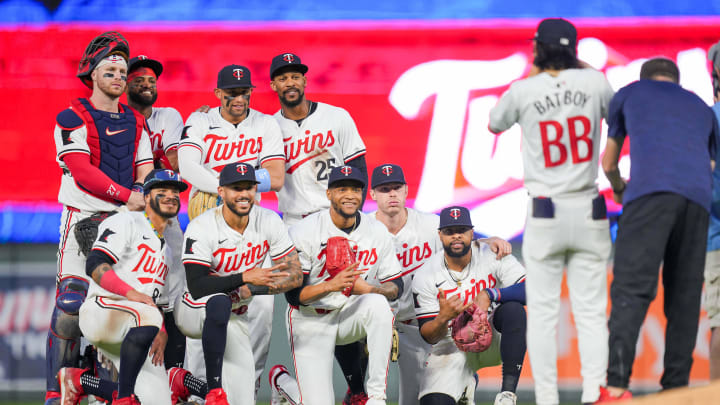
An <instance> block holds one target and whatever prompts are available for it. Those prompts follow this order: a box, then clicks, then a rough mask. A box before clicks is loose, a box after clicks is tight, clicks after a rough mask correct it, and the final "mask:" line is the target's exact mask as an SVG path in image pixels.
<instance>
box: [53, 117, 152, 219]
mask: <svg viewBox="0 0 720 405" xmlns="http://www.w3.org/2000/svg"><path fill="white" fill-rule="evenodd" d="M107 114H110V113H107ZM87 136H88V135H87V129H86V128H85V123H84V122H83V124H82V125H80V126H78V127H76V128H73V129H66V128H63V127H61V126H60V125H57V124H56V125H55V132H54V138H55V151H56V157H55V160H56V161H57V163H58V165H59V166H60V168H61V169H62V170H63V175H62V180H61V182H60V191H59V193H58V202H60V203H61V204H64V205H68V206H71V207H75V208H78V209H80V210H84V211H91V212H100V211H113V210H115V209H116V208H117V204H113V203H111V202H108V201H104V200H101V199H99V198H97V197H95V196H94V195H92V194H90V193H88V192H86V191H84V190H83V189H81V188H80V187H78V185H77V183H75V179H74V178H73V177H72V175H71V174H70V171H69V170H68V168H67V166H66V165H65V162H63V160H62V158H63V156H65V155H67V154H70V153H84V154H86V155H90V147H89V146H88V142H87ZM144 164H152V149H151V147H150V137H149V136H148V134H147V132H146V131H143V134H142V136H141V137H140V141H139V142H138V145H137V148H136V150H135V166H136V167H137V166H141V165H144ZM108 194H110V195H109V196H108V197H110V196H111V195H112V190H108Z"/></svg>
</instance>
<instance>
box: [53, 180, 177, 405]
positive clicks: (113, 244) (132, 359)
mask: <svg viewBox="0 0 720 405" xmlns="http://www.w3.org/2000/svg"><path fill="white" fill-rule="evenodd" d="M186 188H187V185H185V183H183V182H182V180H181V179H180V176H178V175H177V174H175V173H174V172H173V171H172V170H154V171H152V172H151V173H150V174H149V175H148V176H147V178H146V180H145V184H144V187H143V189H144V194H145V211H144V212H124V213H120V214H117V215H114V216H112V217H110V218H108V219H106V220H105V221H103V222H102V224H101V225H100V227H99V229H98V238H97V239H96V241H95V243H94V245H93V249H92V251H91V252H90V254H89V255H88V259H87V264H86V272H87V274H88V275H89V276H90V277H92V282H91V283H90V289H89V291H88V297H87V299H86V300H85V302H84V303H83V305H82V306H81V307H80V311H79V314H80V329H81V331H82V333H83V335H84V336H85V338H86V339H87V340H88V341H90V342H91V343H92V344H93V345H95V346H96V347H97V348H98V350H100V351H101V352H102V353H103V355H105V357H107V358H109V359H110V360H112V362H113V363H114V364H115V365H116V366H117V368H118V369H119V377H118V383H117V384H116V383H113V382H110V381H104V380H98V379H97V378H95V377H93V376H92V374H91V373H85V371H87V370H79V369H72V368H64V369H61V370H60V372H59V373H58V379H59V380H60V384H61V396H62V398H61V399H62V404H63V405H67V404H76V403H77V402H78V400H79V398H80V396H81V395H84V394H86V393H87V394H93V395H96V396H99V397H102V398H105V399H108V400H110V399H113V398H114V401H113V403H114V404H116V405H121V404H139V401H138V399H137V398H136V397H135V394H137V396H138V397H139V398H142V400H143V401H144V402H145V403H152V404H170V403H171V399H170V398H171V395H170V389H169V387H168V377H167V374H166V373H165V368H164V367H163V366H162V352H163V350H164V346H165V342H166V340H167V338H166V337H164V338H159V339H158V341H157V343H156V344H155V345H153V341H155V340H156V336H158V332H159V331H160V330H161V328H162V327H163V317H162V313H161V312H160V311H159V310H158V307H157V306H156V300H158V299H159V298H160V297H161V296H162V295H163V294H165V278H166V276H167V270H168V267H167V265H166V264H165V245H166V244H165V240H164V239H163V231H164V230H165V228H166V226H167V222H168V219H170V218H173V217H175V216H176V215H177V213H178V211H179V209H180V197H179V195H180V192H181V191H183V190H185V189H186ZM151 345H153V349H152V350H151ZM149 352H150V356H148V353H149ZM136 380H137V384H136ZM116 390H117V392H115V391H116Z"/></svg>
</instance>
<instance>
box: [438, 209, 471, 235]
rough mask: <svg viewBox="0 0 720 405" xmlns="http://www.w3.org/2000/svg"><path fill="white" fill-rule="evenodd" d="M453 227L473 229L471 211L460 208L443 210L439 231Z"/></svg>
mask: <svg viewBox="0 0 720 405" xmlns="http://www.w3.org/2000/svg"><path fill="white" fill-rule="evenodd" d="M451 226H467V227H470V228H472V227H473V224H472V221H471V220H470V211H468V209H467V208H465V207H460V206H453V207H447V208H443V210H442V211H440V226H438V229H443V228H448V227H451Z"/></svg>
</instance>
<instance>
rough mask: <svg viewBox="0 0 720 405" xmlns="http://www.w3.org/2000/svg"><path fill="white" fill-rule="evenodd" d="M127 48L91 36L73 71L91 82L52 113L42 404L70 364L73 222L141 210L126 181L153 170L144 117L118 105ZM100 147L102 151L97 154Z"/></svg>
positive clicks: (79, 264)
mask: <svg viewBox="0 0 720 405" xmlns="http://www.w3.org/2000/svg"><path fill="white" fill-rule="evenodd" d="M128 53H129V47H128V44H127V41H125V38H123V36H122V35H121V34H119V33H117V32H114V31H111V32H106V33H103V34H101V35H99V36H98V37H96V38H94V39H93V40H92V41H91V42H90V44H89V45H88V47H87V48H86V49H85V53H84V54H83V57H82V59H81V61H80V65H79V67H78V73H77V76H78V77H79V78H80V79H81V80H82V81H83V83H84V84H86V85H87V86H88V87H90V88H91V89H92V95H91V96H90V98H89V99H84V98H79V99H75V100H73V101H72V102H71V107H70V108H68V109H66V110H63V111H62V112H61V113H60V114H58V115H57V118H56V125H55V133H54V137H55V148H56V151H57V157H56V159H57V162H58V164H59V165H60V168H61V169H62V171H63V175H62V181H61V184H60V192H59V194H58V201H59V202H60V203H62V204H63V212H62V217H61V224H60V243H59V251H58V263H57V264H58V272H57V300H56V306H55V309H54V310H53V314H52V321H51V325H50V330H49V332H48V341H47V352H46V363H47V364H46V376H47V392H46V395H45V399H46V404H55V403H57V402H58V401H59V398H60V387H59V386H58V383H57V380H56V375H57V373H58V371H59V370H60V368H62V367H77V366H78V358H79V349H80V344H79V343H80V329H79V328H78V320H77V313H78V310H79V309H80V305H81V304H82V302H83V299H84V297H85V295H86V292H87V288H88V278H87V275H86V274H85V256H84V254H81V253H80V251H79V245H78V241H77V239H76V238H75V235H74V233H73V230H74V226H75V224H76V223H77V222H78V221H80V220H82V219H84V218H88V217H89V216H91V215H92V214H94V213H98V212H107V211H114V210H116V209H117V208H118V207H119V206H121V205H123V204H124V205H127V207H128V208H129V209H130V210H140V209H142V208H143V206H144V205H145V201H144V199H143V195H142V192H138V191H133V190H132V188H133V183H134V182H136V181H141V180H142V179H144V178H145V175H147V173H148V172H150V170H152V151H151V149H150V140H149V137H148V131H147V126H146V124H145V118H144V117H143V116H142V115H140V114H138V113H136V112H134V111H133V110H132V109H130V108H129V107H128V106H126V105H123V104H120V103H119V101H118V100H119V98H120V96H121V95H122V94H123V92H124V91H125V86H126V80H127V79H126V77H127V58H128ZM101 150H102V151H103V152H102V153H101Z"/></svg>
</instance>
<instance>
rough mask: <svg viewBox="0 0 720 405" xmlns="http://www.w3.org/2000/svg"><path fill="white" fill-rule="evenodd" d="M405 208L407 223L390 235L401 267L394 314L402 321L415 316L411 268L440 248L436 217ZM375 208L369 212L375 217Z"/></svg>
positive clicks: (415, 267) (413, 272)
mask: <svg viewBox="0 0 720 405" xmlns="http://www.w3.org/2000/svg"><path fill="white" fill-rule="evenodd" d="M406 209H407V215H408V218H407V222H406V223H405V226H403V227H402V229H400V231H399V232H398V233H397V234H396V235H393V234H390V236H391V237H392V239H393V245H394V246H395V254H396V256H397V258H398V261H399V262H400V266H401V267H402V278H403V288H404V290H403V294H402V295H401V296H400V298H398V299H397V313H396V315H395V319H397V320H398V321H406V320H410V319H415V308H414V307H413V300H412V282H413V278H414V277H415V271H416V270H417V269H419V268H420V267H421V266H422V265H423V264H424V263H425V262H426V261H427V260H428V259H430V257H431V256H432V255H433V254H435V253H437V252H441V251H442V250H443V247H442V243H441V242H440V237H439V236H438V226H439V224H440V217H439V216H437V215H435V214H427V213H424V212H420V211H416V210H414V209H412V208H406ZM376 215H377V211H375V212H372V213H370V216H371V217H372V218H373V219H374V218H376Z"/></svg>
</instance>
